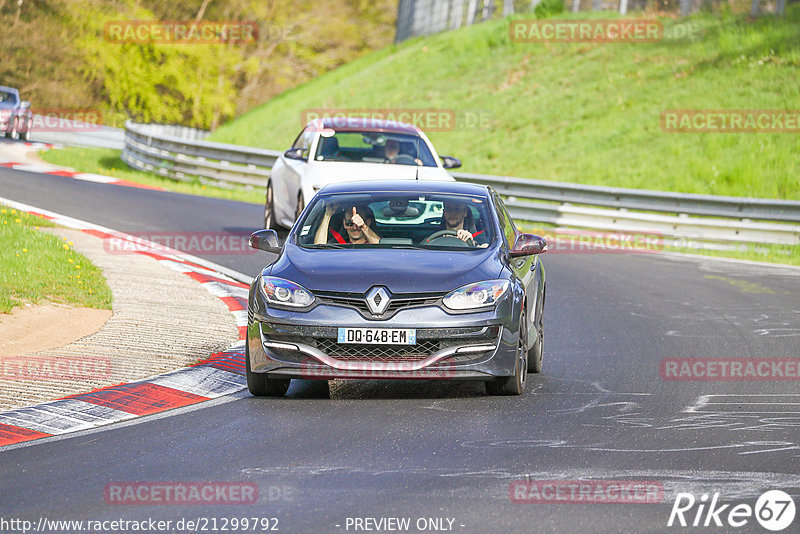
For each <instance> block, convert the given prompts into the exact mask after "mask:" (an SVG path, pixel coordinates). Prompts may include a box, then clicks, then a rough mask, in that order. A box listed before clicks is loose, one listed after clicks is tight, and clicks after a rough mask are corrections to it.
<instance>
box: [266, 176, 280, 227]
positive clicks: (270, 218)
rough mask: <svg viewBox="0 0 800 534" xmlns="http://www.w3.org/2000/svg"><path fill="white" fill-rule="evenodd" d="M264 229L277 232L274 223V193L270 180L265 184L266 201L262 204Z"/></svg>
mask: <svg viewBox="0 0 800 534" xmlns="http://www.w3.org/2000/svg"><path fill="white" fill-rule="evenodd" d="M264 228H266V229H267V230H277V229H278V225H277V224H276V223H275V192H274V191H273V189H272V180H270V181H268V182H267V199H266V201H265V202H264Z"/></svg>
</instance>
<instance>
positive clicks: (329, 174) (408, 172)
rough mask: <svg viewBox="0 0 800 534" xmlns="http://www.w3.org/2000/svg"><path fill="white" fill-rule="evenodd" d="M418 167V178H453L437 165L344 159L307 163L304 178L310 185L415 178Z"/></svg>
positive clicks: (320, 185)
mask: <svg viewBox="0 0 800 534" xmlns="http://www.w3.org/2000/svg"><path fill="white" fill-rule="evenodd" d="M417 169H419V179H420V180H454V178H453V177H452V176H450V174H448V173H447V171H445V170H444V169H441V168H439V167H416V166H414V165H393V164H391V163H360V162H358V163H357V162H352V163H351V162H346V161H314V162H311V163H309V166H308V170H307V173H306V179H307V180H309V183H310V184H311V185H315V186H319V187H322V186H324V185H327V184H332V183H338V182H352V181H358V180H375V179H381V180H415V179H416V178H417Z"/></svg>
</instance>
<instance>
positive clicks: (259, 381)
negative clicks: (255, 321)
mask: <svg viewBox="0 0 800 534" xmlns="http://www.w3.org/2000/svg"><path fill="white" fill-rule="evenodd" d="M244 358H245V360H244V361H245V370H246V372H247V389H248V390H249V391H250V394H251V395H253V396H254V397H283V396H284V395H285V394H286V391H287V390H288V389H289V382H290V379H288V378H280V379H274V378H269V377H268V376H267V374H266V373H254V372H253V371H252V370H251V369H250V338H247V339H246V340H245V345H244Z"/></svg>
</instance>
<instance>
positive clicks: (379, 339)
mask: <svg viewBox="0 0 800 534" xmlns="http://www.w3.org/2000/svg"><path fill="white" fill-rule="evenodd" d="M338 342H339V343H358V344H361V345H367V344H368V345H416V344H417V331H416V330H415V329H413V328H340V329H339V339H338Z"/></svg>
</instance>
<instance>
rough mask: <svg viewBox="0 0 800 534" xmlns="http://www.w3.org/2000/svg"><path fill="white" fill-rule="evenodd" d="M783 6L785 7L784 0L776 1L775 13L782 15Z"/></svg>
mask: <svg viewBox="0 0 800 534" xmlns="http://www.w3.org/2000/svg"><path fill="white" fill-rule="evenodd" d="M785 8H786V0H778V3H777V4H776V5H775V14H776V15H783V10H784V9H785Z"/></svg>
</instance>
